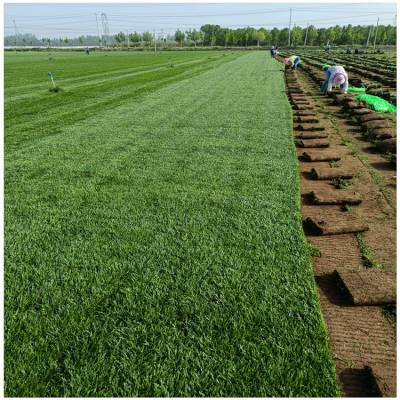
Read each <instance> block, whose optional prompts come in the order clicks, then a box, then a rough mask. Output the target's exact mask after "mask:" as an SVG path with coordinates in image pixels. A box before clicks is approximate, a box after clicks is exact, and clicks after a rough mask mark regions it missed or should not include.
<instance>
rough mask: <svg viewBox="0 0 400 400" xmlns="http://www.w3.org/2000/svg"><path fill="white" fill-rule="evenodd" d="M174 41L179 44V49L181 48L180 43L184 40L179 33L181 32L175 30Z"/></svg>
mask: <svg viewBox="0 0 400 400" xmlns="http://www.w3.org/2000/svg"><path fill="white" fill-rule="evenodd" d="M175 40H176V41H177V42H178V43H180V45H181V47H182V43H183V41H184V40H185V34H184V33H183V32H182V31H181V30H179V29H178V30H177V31H176V32H175Z"/></svg>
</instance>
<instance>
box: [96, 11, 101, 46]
mask: <svg viewBox="0 0 400 400" xmlns="http://www.w3.org/2000/svg"><path fill="white" fill-rule="evenodd" d="M94 15H95V16H96V26H97V36H98V37H99V45H100V44H101V38H100V30H99V21H98V19H97V14H94Z"/></svg>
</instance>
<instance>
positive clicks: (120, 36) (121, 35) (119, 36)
mask: <svg viewBox="0 0 400 400" xmlns="http://www.w3.org/2000/svg"><path fill="white" fill-rule="evenodd" d="M114 39H115V40H116V42H117V43H118V44H121V43H123V42H125V40H126V36H125V34H124V33H123V32H119V33H117V34H116V35H114Z"/></svg>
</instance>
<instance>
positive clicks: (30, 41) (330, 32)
mask: <svg viewBox="0 0 400 400" xmlns="http://www.w3.org/2000/svg"><path fill="white" fill-rule="evenodd" d="M375 36H376V43H377V44H378V45H395V44H396V27H395V26H393V25H381V26H378V27H376V26H373V25H369V26H364V25H357V26H353V25H350V24H349V25H345V26H339V25H336V26H332V27H329V28H316V27H315V26H314V25H310V26H308V27H303V28H302V27H300V26H294V27H293V28H292V29H291V30H290V45H291V46H293V47H296V46H302V45H304V44H306V45H309V46H324V45H327V44H331V45H348V46H354V45H365V44H366V43H367V42H368V41H369V43H373V41H374V39H375ZM154 39H155V36H154V34H153V33H152V32H149V31H145V32H136V31H135V32H133V33H129V34H126V33H124V32H119V33H117V34H116V35H110V36H107V37H105V36H102V37H98V36H93V35H91V36H79V37H75V38H67V37H66V38H61V37H60V38H40V39H38V38H37V37H36V36H35V35H32V34H23V35H21V34H20V35H17V36H15V35H9V36H5V46H13V45H17V46H40V45H42V46H43V45H46V46H77V45H83V46H96V45H107V46H128V45H129V46H130V47H146V46H151V45H152V43H154ZM156 41H157V42H158V43H160V44H161V45H165V46H167V47H176V46H180V47H183V46H185V47H187V46H194V47H197V46H207V47H209V46H211V47H213V46H224V47H250V46H271V45H275V46H288V45H289V28H282V29H279V28H273V29H270V30H268V29H266V28H259V29H256V28H253V27H246V28H237V29H231V28H224V27H221V26H220V25H211V24H206V25H203V26H202V27H201V28H200V29H199V30H197V29H189V30H186V31H183V30H181V29H177V30H176V32H175V33H174V34H165V35H156Z"/></svg>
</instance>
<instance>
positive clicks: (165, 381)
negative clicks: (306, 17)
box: [5, 52, 338, 397]
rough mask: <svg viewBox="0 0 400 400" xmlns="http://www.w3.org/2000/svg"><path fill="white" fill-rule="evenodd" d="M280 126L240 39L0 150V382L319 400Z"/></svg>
mask: <svg viewBox="0 0 400 400" xmlns="http://www.w3.org/2000/svg"><path fill="white" fill-rule="evenodd" d="M271 99H274V101H271ZM155 110H156V112H155ZM137 121H140V123H137ZM94 122H96V123H94ZM291 129H292V123H291V119H290V107H289V104H288V102H287V99H286V95H285V91H284V82H283V74H282V71H280V70H278V68H277V64H275V63H274V62H273V61H272V60H270V59H267V57H266V55H265V53H261V52H254V53H250V54H247V55H245V56H243V57H240V58H238V59H236V60H234V61H232V62H230V63H226V64H224V65H221V66H219V67H218V68H215V69H213V70H209V71H206V72H204V73H203V74H201V75H197V76H194V77H190V78H189V79H185V80H182V81H180V82H175V83H173V84H171V85H169V86H166V87H163V88H161V89H159V90H157V91H156V92H153V93H149V94H148V95H147V96H146V97H144V98H143V99H141V101H140V102H138V101H137V99H132V100H130V101H126V102H125V103H124V104H123V105H121V106H119V107H115V108H114V109H113V110H112V111H111V110H108V111H105V112H104V113H103V114H100V115H98V116H96V117H95V118H87V119H86V120H84V121H79V122H76V123H74V124H70V125H69V126H67V127H65V128H62V127H60V131H61V132H62V134H60V135H57V136H47V137H43V138H40V139H37V140H36V144H37V146H36V147H35V146H34V143H35V142H31V143H30V145H29V146H27V147H23V148H21V150H19V151H16V152H13V153H12V154H9V155H8V158H7V159H6V164H7V168H6V172H7V176H6V183H7V186H6V222H7V223H6V241H5V242H6V254H7V259H6V277H5V279H6V312H7V315H6V324H7V331H6V348H5V354H6V359H5V364H6V365H5V370H6V393H7V395H9V396H10V395H13V396H23V395H27V394H29V395H36V396H39V395H40V396H49V395H51V396H281V397H282V396H305V397H306V396H335V395H337V394H338V389H337V385H336V380H335V371H334V366H333V363H332V360H331V358H330V354H329V352H328V348H327V339H326V332H325V329H324V326H323V323H322V319H321V314H320V310H319V308H318V302H317V296H316V290H315V285H314V281H313V274H312V269H311V265H310V258H309V255H308V252H307V250H306V247H305V242H304V237H303V234H302V226H301V219H300V196H299V178H298V171H297V161H296V155H295V149H294V145H293V141H292V137H291ZM16 174H17V175H18V181H15V180H14V181H9V180H8V176H16Z"/></svg>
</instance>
